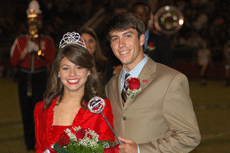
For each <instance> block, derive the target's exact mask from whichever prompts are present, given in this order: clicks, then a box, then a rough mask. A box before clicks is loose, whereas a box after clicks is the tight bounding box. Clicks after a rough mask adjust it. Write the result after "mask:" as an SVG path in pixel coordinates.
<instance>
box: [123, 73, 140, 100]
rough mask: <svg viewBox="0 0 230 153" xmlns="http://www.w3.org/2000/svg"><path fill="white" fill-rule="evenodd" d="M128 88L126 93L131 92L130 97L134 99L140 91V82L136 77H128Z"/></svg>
mask: <svg viewBox="0 0 230 153" xmlns="http://www.w3.org/2000/svg"><path fill="white" fill-rule="evenodd" d="M126 81H127V84H128V90H127V94H128V95H129V94H132V96H131V99H134V98H135V96H136V95H137V94H139V93H140V92H141V88H140V86H141V83H140V80H139V79H138V78H131V77H130V78H128V79H127V80H126Z"/></svg>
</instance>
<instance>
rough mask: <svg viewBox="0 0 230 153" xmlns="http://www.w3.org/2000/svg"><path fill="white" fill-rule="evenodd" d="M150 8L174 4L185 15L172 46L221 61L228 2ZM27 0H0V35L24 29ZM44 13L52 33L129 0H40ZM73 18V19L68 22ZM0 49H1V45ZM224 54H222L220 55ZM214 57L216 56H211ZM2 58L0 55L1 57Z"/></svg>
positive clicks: (167, 1) (173, 0) (159, 2)
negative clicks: (203, 51) (209, 54)
mask: <svg viewBox="0 0 230 153" xmlns="http://www.w3.org/2000/svg"><path fill="white" fill-rule="evenodd" d="M146 1H147V2H148V3H149V5H150V6H152V10H153V11H152V12H153V13H154V12H155V11H156V10H157V9H159V8H161V7H162V6H165V5H174V6H176V7H177V8H178V9H179V10H180V11H181V12H182V13H183V15H184V19H185V21H184V25H183V26H182V28H181V29H180V31H179V32H178V33H176V34H175V35H173V37H172V38H170V39H171V41H172V45H173V47H174V48H177V47H178V46H187V47H190V48H195V51H196V50H197V48H200V47H203V48H209V49H210V50H211V52H212V53H214V54H219V55H221V58H220V59H217V60H215V59H214V62H215V61H218V62H224V53H223V47H224V45H226V43H227V41H228V40H229V36H230V26H229V23H230V21H229V20H230V17H229V10H230V2H229V1H219V0H189V1H187V0H146ZM29 2H30V0H21V1H20V3H18V1H17V0H8V1H1V2H0V8H1V9H0V16H1V18H0V37H1V38H0V39H1V42H3V41H4V42H6V41H10V42H11V43H12V41H13V40H14V39H15V38H16V37H17V36H18V35H20V34H24V33H26V31H27V25H26V24H27V23H26V11H25V10H26V9H27V7H28V3H29ZM39 3H40V8H41V10H42V14H43V22H44V23H43V33H44V34H47V35H50V36H51V37H55V36H57V31H59V29H60V28H63V25H64V24H65V23H67V21H70V22H68V23H72V24H77V23H78V22H77V21H85V22H86V21H87V20H88V19H90V17H92V16H93V15H94V14H95V13H96V12H97V10H99V8H100V7H105V8H107V10H109V11H111V9H112V10H113V9H115V8H116V7H125V8H127V7H128V6H129V4H130V3H132V1H126V0H118V1H114V0H77V1H76V0H49V1H47V0H39ZM71 21H72V22H71ZM1 46H2V47H1V48H0V50H3V47H4V45H1ZM222 56H223V57H222ZM213 57H215V56H213ZM0 59H2V57H1V58H0Z"/></svg>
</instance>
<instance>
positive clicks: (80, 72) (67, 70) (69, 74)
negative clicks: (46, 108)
mask: <svg viewBox="0 0 230 153" xmlns="http://www.w3.org/2000/svg"><path fill="white" fill-rule="evenodd" d="M89 75H90V71H89V70H88V69H86V68H83V67H81V66H79V65H76V64H74V63H72V62H70V61H69V60H68V58H66V57H64V58H63V59H62V60H61V64H60V69H59V72H58V76H59V77H60V79H61V82H62V84H63V85H64V92H66V91H79V90H81V91H84V89H85V83H86V81H87V77H88V76H89Z"/></svg>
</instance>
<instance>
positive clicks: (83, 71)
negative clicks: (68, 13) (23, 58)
mask: <svg viewBox="0 0 230 153" xmlns="http://www.w3.org/2000/svg"><path fill="white" fill-rule="evenodd" d="M64 36H65V37H64ZM64 36H63V39H62V41H61V43H60V44H61V45H60V48H59V50H58V52H57V54H56V57H55V59H54V61H53V64H52V69H51V74H50V78H49V81H48V84H47V90H46V92H45V95H44V101H42V102H39V103H38V104H37V105H36V106H35V111H34V116H35V136H36V145H35V149H36V153H40V152H44V151H45V150H47V149H48V150H52V149H51V145H52V144H54V143H56V142H57V141H58V139H59V137H60V135H61V134H62V133H63V132H64V130H65V129H66V128H73V127H78V126H81V128H86V129H88V128H90V129H91V130H94V131H95V132H96V133H97V134H98V135H99V140H109V139H111V141H114V140H115V139H114V135H113V133H112V131H111V130H110V128H109V126H108V125H107V123H106V121H105V120H104V118H103V117H102V115H101V114H93V113H91V112H90V111H89V110H88V108H87V104H88V102H89V100H90V99H91V98H92V97H94V96H96V95H97V96H100V97H102V94H101V91H100V84H99V83H98V76H97V73H96V70H95V66H94V60H93V57H92V55H91V54H90V53H89V52H88V50H87V49H86V48H85V45H84V42H82V41H81V39H82V38H81V37H80V36H79V35H78V34H77V33H75V32H72V33H67V34H66V35H64ZM103 114H104V115H105V116H106V118H107V120H108V121H109V123H110V124H111V125H112V127H113V115H112V110H111V105H110V101H109V100H108V99H105V108H104V110H103Z"/></svg>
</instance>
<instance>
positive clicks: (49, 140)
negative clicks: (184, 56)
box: [34, 98, 115, 153]
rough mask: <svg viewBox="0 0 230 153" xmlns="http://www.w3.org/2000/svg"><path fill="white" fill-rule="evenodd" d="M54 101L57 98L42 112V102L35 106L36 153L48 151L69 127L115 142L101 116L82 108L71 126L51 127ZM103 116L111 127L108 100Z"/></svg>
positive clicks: (110, 110) (106, 100) (111, 115)
mask: <svg viewBox="0 0 230 153" xmlns="http://www.w3.org/2000/svg"><path fill="white" fill-rule="evenodd" d="M56 100H57V98H56V99H54V100H53V102H52V104H51V105H50V107H49V108H47V109H45V110H44V111H43V110H42V107H43V106H44V101H42V102H39V103H37V104H36V106H35V110H34V119H35V137H36V145H35V150H36V151H35V152H36V153H43V152H44V151H45V150H46V149H49V148H50V147H51V145H52V144H54V143H56V142H57V141H58V139H59V136H60V134H61V133H62V131H64V130H65V129H66V128H71V127H78V126H81V128H90V129H91V130H94V131H95V132H96V133H97V134H98V135H99V140H109V139H111V141H115V139H114V135H113V132H112V131H111V129H110V128H109V126H108V125H107V123H106V121H105V120H104V118H103V117H102V115H101V114H93V113H91V112H90V111H89V110H84V109H83V108H80V109H79V111H78V113H77V114H76V116H75V119H74V121H73V123H72V125H71V126H64V127H63V126H52V124H53V115H54V111H53V109H54V107H55V105H56ZM103 114H104V115H105V117H106V118H107V120H108V122H109V123H110V125H111V126H112V127H113V114H112V109H111V105H110V101H109V100H108V99H105V108H104V110H103ZM60 130H61V131H60Z"/></svg>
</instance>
